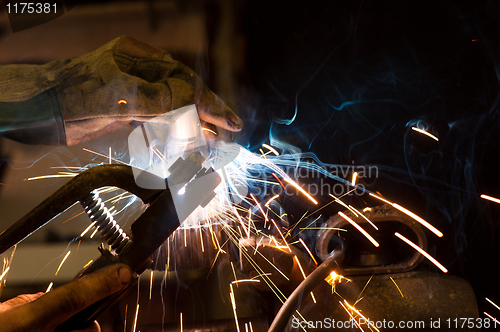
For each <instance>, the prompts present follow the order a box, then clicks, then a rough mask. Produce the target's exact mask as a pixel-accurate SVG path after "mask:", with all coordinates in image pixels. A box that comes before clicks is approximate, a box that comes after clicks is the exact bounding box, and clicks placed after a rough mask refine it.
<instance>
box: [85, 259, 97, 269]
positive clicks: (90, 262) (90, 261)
mask: <svg viewBox="0 0 500 332" xmlns="http://www.w3.org/2000/svg"><path fill="white" fill-rule="evenodd" d="M93 261H94V260H93V259H91V260H89V262H88V263H87V264H85V265H84V266H83V268H86V267H87V266H89V265H90V264H92V262H93Z"/></svg>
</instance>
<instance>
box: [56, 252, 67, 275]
mask: <svg viewBox="0 0 500 332" xmlns="http://www.w3.org/2000/svg"><path fill="white" fill-rule="evenodd" d="M69 254H71V251H68V252H67V253H66V256H64V258H63V260H62V262H61V264H59V267H58V268H57V271H56V274H55V275H57V274H58V273H59V270H60V269H61V266H62V265H63V264H64V262H65V261H66V258H68V256H69Z"/></svg>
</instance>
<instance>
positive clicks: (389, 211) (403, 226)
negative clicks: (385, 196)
mask: <svg viewBox="0 0 500 332" xmlns="http://www.w3.org/2000/svg"><path fill="white" fill-rule="evenodd" d="M344 213H345V215H347V216H348V217H349V218H351V219H352V220H353V221H355V222H356V223H357V224H358V225H360V227H362V228H363V229H365V230H366V231H367V232H368V233H370V234H371V235H372V236H373V237H374V238H375V239H376V240H377V241H378V242H379V243H380V246H379V247H374V246H373V245H372V244H371V243H370V242H368V240H367V239H366V238H364V237H363V236H362V235H361V233H359V231H358V230H356V229H354V228H353V227H352V226H351V225H350V224H349V222H348V221H346V220H345V219H344V218H342V217H341V216H340V215H334V216H332V217H330V218H329V219H328V220H327V221H326V222H325V223H324V224H323V226H324V227H323V228H322V229H320V230H319V231H318V234H317V239H316V254H317V256H318V258H319V259H320V260H325V259H327V258H328V257H329V256H330V255H331V254H332V252H331V250H332V248H335V246H337V245H338V244H337V242H338V239H339V238H342V239H343V241H344V242H345V246H346V250H345V253H346V258H345V261H344V262H343V264H342V273H343V274H344V275H346V276H347V275H361V274H373V273H398V272H405V271H411V270H413V269H415V268H416V267H417V265H418V264H420V262H421V261H422V260H423V257H422V255H421V254H420V253H418V252H417V251H415V250H413V249H412V248H410V247H409V246H407V245H405V244H404V243H403V242H402V241H400V240H399V239H397V238H396V237H395V236H394V233H395V232H396V231H397V232H400V233H401V234H403V235H405V236H407V237H408V238H409V239H410V240H411V241H413V242H414V243H415V244H416V245H418V246H419V247H420V248H421V249H423V250H424V251H426V250H427V237H426V235H425V233H424V231H423V230H422V227H421V226H420V224H419V223H418V222H416V221H415V220H414V219H412V218H410V217H409V216H407V215H406V214H404V213H402V212H400V211H399V210H397V209H395V208H394V207H392V206H390V205H387V204H385V205H381V206H376V207H372V208H370V209H368V210H367V211H366V212H359V213H362V214H363V216H361V215H359V214H358V215H356V214H354V213H353V212H351V211H344ZM368 220H370V221H371V222H372V223H373V224H374V225H376V227H377V228H378V230H375V229H374V228H373V227H372V226H371V225H369V222H368ZM339 229H343V230H347V232H346V231H340V230H339Z"/></svg>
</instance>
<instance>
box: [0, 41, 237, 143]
mask: <svg viewBox="0 0 500 332" xmlns="http://www.w3.org/2000/svg"><path fill="white" fill-rule="evenodd" d="M40 91H43V92H42V93H40ZM19 101H21V102H24V104H25V105H24V106H23V105H21V106H23V107H21V106H19ZM12 102H17V104H12ZM193 103H195V104H196V105H197V107H198V113H199V116H200V119H201V120H202V125H203V126H204V127H205V125H207V123H208V124H209V125H208V128H209V129H212V130H213V129H214V126H217V127H221V128H224V129H227V130H230V131H239V130H241V128H242V127H243V122H242V120H241V119H240V118H239V117H238V116H236V114H234V113H233V111H232V110H231V109H230V108H229V107H227V106H226V105H225V104H224V102H222V100H221V99H220V98H219V97H217V96H216V95H215V94H214V93H213V92H212V91H210V89H208V87H207V86H206V85H205V83H203V81H202V80H201V79H200V78H199V77H198V75H196V74H195V73H194V72H193V71H192V70H191V69H189V68H188V67H186V66H185V65H183V64H181V63H179V62H177V61H175V60H173V59H172V57H171V56H170V55H169V54H168V53H166V52H165V51H163V50H160V49H157V48H154V47H151V46H149V45H146V44H144V43H141V42H138V41H136V40H134V39H132V38H129V37H126V36H122V37H119V38H117V39H115V40H113V41H111V42H109V43H108V44H106V45H104V46H102V47H101V48H99V49H97V50H95V51H93V52H91V53H89V54H85V55H82V56H78V57H76V58H73V59H69V60H64V61H63V60H61V61H53V62H50V63H48V64H45V65H41V66H40V65H9V66H0V113H1V112H2V107H3V108H4V109H9V107H10V108H11V109H10V113H11V114H19V113H20V112H21V113H22V112H23V108H24V109H25V110H26V109H32V108H33V107H35V108H36V107H38V108H44V111H40V110H38V111H36V109H35V111H36V112H38V113H36V114H37V116H36V117H35V119H29V126H28V129H29V128H30V127H33V126H34V125H35V123H36V120H37V119H36V118H38V119H39V120H40V121H41V120H44V119H41V118H43V117H45V118H48V117H53V118H54V120H53V122H54V121H55V123H56V126H57V129H56V130H55V131H57V132H58V137H57V138H56V139H57V140H58V142H57V143H59V144H60V143H66V144H68V145H73V144H77V143H80V142H82V141H84V140H88V139H92V138H95V137H98V136H100V135H102V134H104V133H107V132H109V131H111V130H113V129H115V128H116V127H117V126H119V125H121V124H126V123H130V122H131V121H134V120H135V121H146V120H148V119H151V118H153V117H155V116H158V115H161V114H164V113H166V112H168V111H171V110H173V109H176V108H179V107H183V106H186V105H189V104H193ZM12 107H14V108H15V109H13V110H12ZM46 108H51V109H52V114H50V113H51V112H50V111H49V110H47V109H46ZM43 114H48V115H43ZM31 118H33V116H31ZM45 121H46V123H47V124H48V123H49V122H50V121H52V118H51V120H50V121H49V122H47V121H48V120H46V119H45ZM1 122H2V121H0V132H1V131H2V123H1ZM23 123H24V126H26V123H27V122H26V121H24V122H23ZM3 127H4V129H3V131H4V132H8V131H9V130H6V129H5V128H7V127H8V125H6V124H3ZM10 127H12V128H10V131H12V130H15V129H16V128H15V127H16V126H15V125H10ZM52 127H54V126H52ZM52 131H54V130H52ZM45 132H50V130H49V129H46V130H45ZM30 133H31V134H33V135H34V132H33V131H31V132H30V131H27V130H25V131H24V135H29V134H30ZM8 136H11V137H12V136H14V137H13V138H14V139H16V136H17V138H18V140H20V141H23V138H22V137H21V138H19V136H22V134H20V133H19V132H18V134H17V135H16V134H15V133H14V134H13V135H8ZM25 140H26V139H25ZM28 141H29V140H28ZM35 141H36V140H35ZM42 143H43V142H42ZM46 144H47V143H46Z"/></svg>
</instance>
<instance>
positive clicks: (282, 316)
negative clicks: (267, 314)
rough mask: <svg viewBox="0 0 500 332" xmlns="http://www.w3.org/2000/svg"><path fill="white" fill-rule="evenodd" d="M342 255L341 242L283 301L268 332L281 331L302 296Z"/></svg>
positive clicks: (330, 270) (329, 271) (332, 267)
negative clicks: (338, 247)
mask: <svg viewBox="0 0 500 332" xmlns="http://www.w3.org/2000/svg"><path fill="white" fill-rule="evenodd" d="M343 255H344V246H343V243H342V245H341V247H340V249H338V250H334V251H333V252H332V253H331V256H330V257H328V258H327V259H326V260H324V261H323V263H321V264H320V265H319V266H318V267H317V268H316V270H314V271H313V272H312V273H311V274H310V275H308V276H307V278H306V279H304V280H303V281H302V282H301V283H300V284H299V285H298V286H297V288H295V290H294V291H293V293H292V294H291V295H290V296H289V297H288V299H287V300H286V301H285V303H283V305H282V306H281V308H280V310H279V311H278V313H277V314H276V317H275V318H274V320H273V322H272V324H271V327H269V330H268V332H283V331H285V328H286V326H287V324H288V322H289V321H290V318H291V316H292V315H293V313H294V312H295V310H296V309H297V307H298V305H299V304H300V302H301V300H302V299H303V297H304V296H305V295H307V294H309V293H310V292H311V291H312V290H313V289H314V288H315V287H316V286H317V285H318V283H319V282H321V281H322V280H324V279H325V278H326V277H327V276H328V275H329V274H330V273H331V272H332V270H333V269H334V268H335V267H337V261H339V262H340V261H341V260H342V258H343Z"/></svg>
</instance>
